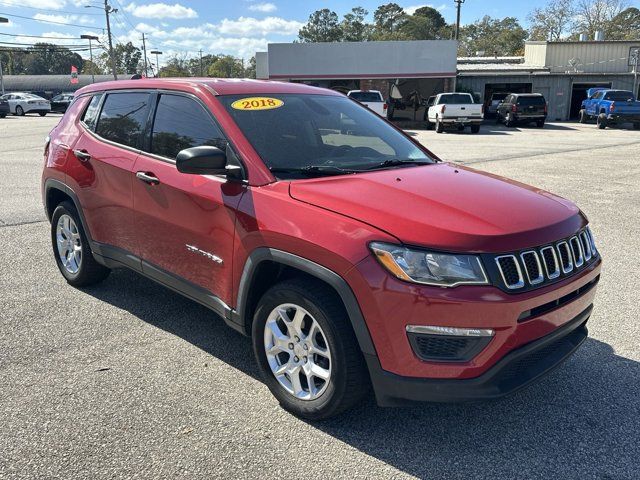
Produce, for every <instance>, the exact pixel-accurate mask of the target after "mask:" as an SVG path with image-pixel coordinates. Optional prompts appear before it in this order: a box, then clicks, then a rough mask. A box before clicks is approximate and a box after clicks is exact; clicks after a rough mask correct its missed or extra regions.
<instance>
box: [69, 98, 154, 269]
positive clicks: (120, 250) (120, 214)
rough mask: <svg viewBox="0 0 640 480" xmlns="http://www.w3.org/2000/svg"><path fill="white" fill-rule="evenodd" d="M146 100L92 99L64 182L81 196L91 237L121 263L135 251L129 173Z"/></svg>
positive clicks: (140, 135) (145, 115) (139, 142)
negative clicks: (66, 179)
mask: <svg viewBox="0 0 640 480" xmlns="http://www.w3.org/2000/svg"><path fill="white" fill-rule="evenodd" d="M103 97H104V98H103ZM149 100H150V93H149V92H147V91H127V92H110V93H107V94H105V95H104V96H96V97H94V98H93V99H92V101H91V103H90V104H89V106H88V108H87V111H86V112H85V114H84V117H83V122H84V124H85V125H84V126H85V128H84V133H83V134H82V135H81V137H80V139H79V140H78V141H77V142H76V144H75V145H74V147H73V156H72V158H75V159H74V163H73V165H71V166H70V168H69V170H68V181H69V183H70V186H71V188H72V189H74V190H75V192H76V194H77V195H78V198H79V199H80V204H81V205H82V209H83V211H84V214H85V217H86V220H87V223H88V227H89V231H90V232H91V236H92V238H93V240H94V241H95V242H98V243H100V244H101V247H104V248H105V249H106V250H105V255H106V256H111V255H110V254H109V251H111V252H112V253H113V254H114V255H117V259H119V260H121V261H125V262H126V261H128V259H130V256H127V254H129V253H131V252H135V251H136V249H137V247H136V238H135V235H134V232H133V193H132V183H133V180H132V178H133V173H132V172H133V167H134V164H135V161H136V158H137V157H138V153H139V151H140V147H141V145H142V139H143V132H144V130H145V127H146V125H147V120H148V116H149V105H150V103H149ZM96 110H97V111H99V112H100V113H99V115H95V114H96ZM96 117H97V118H96ZM101 251H102V250H101ZM112 258H113V257H112ZM132 263H133V265H132V266H137V264H136V262H135V261H132Z"/></svg>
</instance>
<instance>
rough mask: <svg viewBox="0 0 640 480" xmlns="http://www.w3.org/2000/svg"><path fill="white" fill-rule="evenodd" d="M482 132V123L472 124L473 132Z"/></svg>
mask: <svg viewBox="0 0 640 480" xmlns="http://www.w3.org/2000/svg"><path fill="white" fill-rule="evenodd" d="M478 132H480V125H471V133H478Z"/></svg>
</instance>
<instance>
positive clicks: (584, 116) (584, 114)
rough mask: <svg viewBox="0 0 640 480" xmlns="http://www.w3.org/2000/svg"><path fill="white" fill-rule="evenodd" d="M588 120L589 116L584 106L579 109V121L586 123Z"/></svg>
mask: <svg viewBox="0 0 640 480" xmlns="http://www.w3.org/2000/svg"><path fill="white" fill-rule="evenodd" d="M588 121H589V116H588V115H587V112H586V111H585V110H584V108H583V109H582V110H580V120H579V122H580V123H587V122H588Z"/></svg>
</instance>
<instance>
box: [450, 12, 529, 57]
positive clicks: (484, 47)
mask: <svg viewBox="0 0 640 480" xmlns="http://www.w3.org/2000/svg"><path fill="white" fill-rule="evenodd" d="M528 35H529V34H528V32H527V31H526V30H525V29H524V28H522V26H520V23H518V20H517V19H516V18H515V17H505V18H503V19H497V18H491V17H490V16H488V15H485V16H484V17H483V18H482V19H480V20H476V21H475V22H474V23H472V24H470V25H466V26H464V27H462V28H461V31H460V46H459V49H460V52H459V53H460V55H462V56H475V55H478V54H479V52H484V53H483V54H484V55H498V56H501V55H521V54H522V52H523V51H524V41H525V40H526V39H527V36H528Z"/></svg>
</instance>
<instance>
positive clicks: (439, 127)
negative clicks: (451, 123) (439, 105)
mask: <svg viewBox="0 0 640 480" xmlns="http://www.w3.org/2000/svg"><path fill="white" fill-rule="evenodd" d="M442 132H444V125H443V124H442V122H441V121H440V118H438V117H436V133H442Z"/></svg>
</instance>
